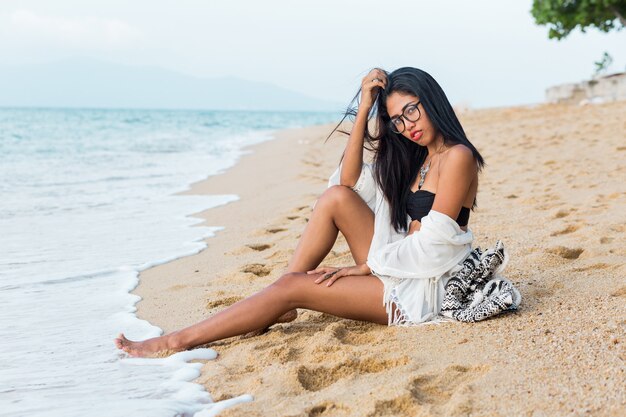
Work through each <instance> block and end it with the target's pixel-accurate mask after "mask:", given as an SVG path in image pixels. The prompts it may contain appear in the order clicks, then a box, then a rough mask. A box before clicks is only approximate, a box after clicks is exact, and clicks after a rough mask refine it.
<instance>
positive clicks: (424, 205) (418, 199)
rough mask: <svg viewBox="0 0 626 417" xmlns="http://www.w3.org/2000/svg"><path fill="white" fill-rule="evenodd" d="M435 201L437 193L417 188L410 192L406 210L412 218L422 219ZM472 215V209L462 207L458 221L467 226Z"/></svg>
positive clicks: (460, 224)
mask: <svg viewBox="0 0 626 417" xmlns="http://www.w3.org/2000/svg"><path fill="white" fill-rule="evenodd" d="M434 202H435V193H431V192H430V191H426V190H417V191H415V192H411V193H409V198H408V199H407V202H406V212H407V213H408V215H409V216H411V220H418V221H420V222H421V221H422V217H424V216H426V215H427V214H428V212H429V211H430V209H431V208H432V207H433V203H434ZM469 217H470V209H469V208H468V207H461V212H460V213H459V217H457V218H456V222H457V224H458V225H459V226H467V223H468V222H469Z"/></svg>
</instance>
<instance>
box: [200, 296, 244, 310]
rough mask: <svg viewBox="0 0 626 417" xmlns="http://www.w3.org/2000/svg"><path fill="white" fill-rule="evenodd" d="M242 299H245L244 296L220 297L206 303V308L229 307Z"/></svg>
mask: <svg viewBox="0 0 626 417" xmlns="http://www.w3.org/2000/svg"><path fill="white" fill-rule="evenodd" d="M241 300H243V297H239V296H233V297H225V298H220V299H218V300H213V301H209V302H208V303H206V308H208V309H212V308H216V307H221V306H224V307H228V306H230V305H233V304H235V303H236V302H238V301H241Z"/></svg>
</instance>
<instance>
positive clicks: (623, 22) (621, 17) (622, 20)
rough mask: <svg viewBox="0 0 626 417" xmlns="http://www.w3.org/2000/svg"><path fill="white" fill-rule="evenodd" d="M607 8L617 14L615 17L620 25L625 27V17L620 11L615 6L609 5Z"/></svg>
mask: <svg viewBox="0 0 626 417" xmlns="http://www.w3.org/2000/svg"><path fill="white" fill-rule="evenodd" d="M609 9H610V10H611V11H612V12H613V13H614V14H615V16H617V19H618V20H619V22H620V23H621V24H622V26H625V27H626V18H624V16H622V15H621V13H620V12H619V11H618V10H617V9H616V8H615V6H609Z"/></svg>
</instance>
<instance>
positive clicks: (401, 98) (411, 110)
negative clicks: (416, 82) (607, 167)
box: [387, 91, 438, 146]
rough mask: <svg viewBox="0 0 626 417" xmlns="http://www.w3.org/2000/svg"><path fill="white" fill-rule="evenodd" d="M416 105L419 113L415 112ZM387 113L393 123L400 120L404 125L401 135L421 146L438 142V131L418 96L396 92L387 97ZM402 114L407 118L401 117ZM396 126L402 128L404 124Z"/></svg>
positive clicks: (397, 123)
mask: <svg viewBox="0 0 626 417" xmlns="http://www.w3.org/2000/svg"><path fill="white" fill-rule="evenodd" d="M416 104H417V111H419V113H418V112H415V107H414V106H415V105H416ZM387 112H388V113H389V117H391V120H392V121H393V120H398V119H399V120H401V121H402V122H403V123H404V130H403V131H402V132H401V134H402V136H404V137H405V138H407V139H408V140H410V141H412V142H415V143H417V144H418V145H421V146H428V144H430V143H433V141H435V140H436V138H437V136H438V135H437V131H436V129H435V127H434V126H433V124H432V123H431V121H430V119H429V118H428V115H427V114H426V111H425V110H424V106H422V104H421V103H419V98H417V97H416V96H414V95H411V94H405V93H401V92H396V91H394V92H393V93H391V94H390V95H389V96H387ZM402 114H404V116H405V117H401V115H402ZM418 117H419V118H418ZM412 120H416V121H412ZM395 125H396V127H398V126H400V129H401V128H402V123H399V122H396V124H395ZM400 129H398V130H400Z"/></svg>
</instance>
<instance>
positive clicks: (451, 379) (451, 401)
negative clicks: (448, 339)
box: [368, 365, 488, 417]
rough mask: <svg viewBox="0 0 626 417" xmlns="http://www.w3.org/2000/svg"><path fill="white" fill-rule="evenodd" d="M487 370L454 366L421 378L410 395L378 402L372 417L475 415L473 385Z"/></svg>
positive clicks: (412, 386) (415, 382) (410, 386)
mask: <svg viewBox="0 0 626 417" xmlns="http://www.w3.org/2000/svg"><path fill="white" fill-rule="evenodd" d="M487 370H488V368H487V367H485V366H482V367H480V366H476V367H470V366H461V365H452V366H449V367H447V368H446V369H445V370H444V371H443V372H438V373H436V374H428V375H422V376H418V377H417V378H415V379H413V380H412V381H411V382H410V383H409V385H408V387H407V391H408V393H407V394H405V395H402V396H399V397H395V398H393V399H390V400H381V401H377V402H376V404H375V406H374V411H373V412H372V413H370V414H369V415H368V416H369V417H374V416H397V415H418V414H419V415H422V414H423V413H424V412H425V411H428V412H430V413H429V414H428V415H430V414H431V413H432V415H468V414H471V412H472V401H471V388H470V384H471V383H472V382H474V381H476V380H477V379H478V378H480V377H481V376H482V375H483V374H484V373H485V372H487Z"/></svg>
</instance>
